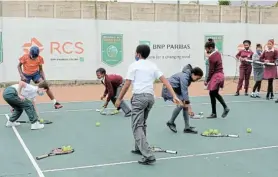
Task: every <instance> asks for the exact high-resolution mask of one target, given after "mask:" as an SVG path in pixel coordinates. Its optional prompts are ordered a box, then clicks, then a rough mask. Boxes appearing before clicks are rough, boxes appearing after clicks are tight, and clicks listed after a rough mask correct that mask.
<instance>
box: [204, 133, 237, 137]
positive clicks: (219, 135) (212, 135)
mask: <svg viewBox="0 0 278 177" xmlns="http://www.w3.org/2000/svg"><path fill="white" fill-rule="evenodd" d="M201 135H202V136H205V137H230V138H239V135H229V134H221V133H220V134H203V133H202V134H201Z"/></svg>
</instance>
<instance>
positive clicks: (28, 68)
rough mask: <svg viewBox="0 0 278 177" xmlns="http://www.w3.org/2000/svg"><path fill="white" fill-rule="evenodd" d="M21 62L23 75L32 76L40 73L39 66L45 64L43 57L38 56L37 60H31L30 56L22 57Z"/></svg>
mask: <svg viewBox="0 0 278 177" xmlns="http://www.w3.org/2000/svg"><path fill="white" fill-rule="evenodd" d="M19 62H20V63H21V64H22V65H23V73H24V74H26V75H32V74H34V73H36V72H37V71H39V66H40V65H43V64H44V60H43V57H41V56H38V57H37V58H36V59H35V60H32V59H31V58H30V55H29V54H25V55H23V56H22V57H20V59H19Z"/></svg>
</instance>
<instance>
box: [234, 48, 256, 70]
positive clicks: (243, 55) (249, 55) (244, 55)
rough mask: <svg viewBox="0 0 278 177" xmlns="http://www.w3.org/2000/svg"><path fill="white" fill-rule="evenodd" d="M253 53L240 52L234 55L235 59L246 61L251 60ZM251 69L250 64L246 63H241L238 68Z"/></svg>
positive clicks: (247, 51) (248, 51)
mask: <svg viewBox="0 0 278 177" xmlns="http://www.w3.org/2000/svg"><path fill="white" fill-rule="evenodd" d="M252 55H253V52H252V51H251V50H245V49H244V50H241V51H239V52H238V53H237V54H236V58H237V59H239V58H247V59H248V60H251V59H252ZM247 67H252V65H251V63H249V62H247V61H241V64H240V68H247Z"/></svg>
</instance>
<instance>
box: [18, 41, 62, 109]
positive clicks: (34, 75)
mask: <svg viewBox="0 0 278 177" xmlns="http://www.w3.org/2000/svg"><path fill="white" fill-rule="evenodd" d="M39 54H40V49H39V48H38V47H37V46H33V47H31V48H30V53H29V54H25V55H23V56H22V57H21V58H20V59H19V64H18V72H19V74H20V77H21V80H22V81H24V82H26V83H27V84H30V82H31V80H33V82H34V83H36V84H38V83H40V82H42V81H43V80H45V74H44V71H43V67H42V65H43V64H44V60H43V57H41V56H40V55H39ZM22 66H23V71H22ZM46 93H47V95H48V96H49V98H50V99H51V100H52V102H53V104H54V108H55V109H60V108H62V107H63V106H62V105H61V104H60V103H58V102H57V101H56V100H55V98H54V96H53V93H52V91H51V90H50V89H48V90H47V91H46Z"/></svg>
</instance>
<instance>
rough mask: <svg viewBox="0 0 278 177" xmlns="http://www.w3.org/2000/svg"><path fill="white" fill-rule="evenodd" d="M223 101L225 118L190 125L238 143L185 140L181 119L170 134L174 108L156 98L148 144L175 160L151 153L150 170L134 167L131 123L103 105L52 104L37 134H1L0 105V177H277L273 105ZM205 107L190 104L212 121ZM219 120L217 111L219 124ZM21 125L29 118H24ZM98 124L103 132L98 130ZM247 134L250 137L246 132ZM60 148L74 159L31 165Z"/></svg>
mask: <svg viewBox="0 0 278 177" xmlns="http://www.w3.org/2000/svg"><path fill="white" fill-rule="evenodd" d="M225 100H226V102H227V103H228V106H229V107H230V109H231V112H230V114H229V115H228V117H227V118H226V119H223V118H218V119H213V120H208V119H200V120H195V119H191V120H190V123H191V125H192V126H195V127H196V129H197V130H198V131H199V133H201V132H203V131H205V130H207V129H210V128H212V129H219V130H220V131H221V132H222V133H227V134H239V135H240V138H206V137H202V136H200V135H199V134H198V135H192V134H184V133H183V132H182V130H183V124H184V122H183V119H182V113H181V114H180V116H179V118H178V119H177V122H176V124H177V128H178V131H179V132H178V133H177V134H174V133H172V132H171V131H170V130H169V129H168V127H166V122H167V120H168V119H169V118H170V116H171V112H172V110H173V108H174V106H173V104H172V103H170V102H167V103H165V102H164V101H163V100H162V99H157V100H156V103H155V105H154V108H153V109H152V111H151V113H150V116H149V119H148V121H147V123H148V129H147V137H148V141H149V143H150V145H155V146H159V147H162V148H164V149H169V150H176V151H178V154H177V155H173V154H165V153H156V154H155V155H156V157H157V162H156V163H155V164H154V165H151V166H144V165H139V164H138V163H137V160H139V159H140V158H141V157H140V156H138V155H133V154H131V153H130V150H132V149H133V146H134V140H133V136H132V132H131V122H130V118H126V117H124V116H123V114H122V113H121V114H118V115H115V116H102V115H100V114H99V113H97V112H95V109H97V108H99V107H100V105H101V102H84V103H81V102H80V103H79V102H75V103H64V108H62V109H60V110H54V109H53V106H52V105H51V104H40V105H38V109H39V110H40V112H41V113H40V114H41V117H42V118H44V119H48V120H52V121H53V122H54V123H53V124H50V125H45V129H43V130H38V131H31V130H30V125H29V124H22V125H21V126H19V127H17V128H16V129H12V128H6V127H5V126H4V125H5V122H6V117H5V113H9V109H8V107H7V106H1V107H0V115H1V117H2V119H1V123H2V128H0V137H1V140H2V145H1V146H0V157H1V163H2V165H1V168H0V177H4V176H6V177H9V176H14V177H17V176H19V177H25V176H26V177H27V176H31V177H44V176H45V177H79V176H82V177H92V176H94V177H142V176H144V177H154V176H159V177H169V176H171V175H172V176H190V177H204V176H206V177H274V176H278V169H277V163H278V158H277V154H278V142H277V133H276V131H277V125H278V117H277V115H278V109H277V107H278V104H275V103H274V101H273V100H272V101H267V100H265V99H264V98H261V99H252V98H250V97H246V96H240V97H234V96H225ZM209 102H210V99H209V97H205V96H204V97H194V98H192V105H193V110H194V112H195V113H198V112H204V114H205V115H208V114H210V111H211V107H210V104H209ZM110 107H111V108H112V107H113V106H112V105H111V104H110ZM221 113H222V107H221V105H218V114H219V117H220V115H221ZM21 119H27V117H26V115H25V113H23V116H22V117H21ZM96 122H100V123H101V126H100V127H96V126H95V123H96ZM247 128H251V129H252V133H246V129H247ZM17 132H18V134H17ZM16 135H18V136H16ZM21 138H22V140H23V141H20V139H21ZM22 144H23V145H24V144H25V145H26V147H27V148H26V149H24V148H23V146H22ZM63 145H71V146H72V147H73V148H74V149H75V152H74V153H73V154H70V155H64V156H54V157H49V158H46V159H43V160H40V161H37V160H34V158H35V157H36V156H38V155H42V154H45V153H47V152H48V151H49V150H51V149H53V148H55V147H60V146H63ZM29 152H30V154H29ZM30 159H31V160H30Z"/></svg>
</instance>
